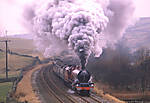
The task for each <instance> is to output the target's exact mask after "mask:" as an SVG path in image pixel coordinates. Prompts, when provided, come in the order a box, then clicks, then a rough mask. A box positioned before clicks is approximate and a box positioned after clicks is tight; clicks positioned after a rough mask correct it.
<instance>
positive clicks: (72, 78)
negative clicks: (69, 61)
mask: <svg viewBox="0 0 150 103" xmlns="http://www.w3.org/2000/svg"><path fill="white" fill-rule="evenodd" d="M54 65H55V68H54V69H53V71H54V73H55V74H56V75H57V76H59V77H60V78H62V79H63V80H64V81H65V83H67V84H68V85H70V87H71V88H72V89H73V90H74V91H75V92H76V93H78V94H80V95H90V91H91V90H93V88H94V83H93V82H92V76H91V74H90V73H89V72H88V71H87V70H85V69H84V70H82V69H81V66H78V65H74V66H73V65H64V66H62V65H59V63H57V62H54Z"/></svg>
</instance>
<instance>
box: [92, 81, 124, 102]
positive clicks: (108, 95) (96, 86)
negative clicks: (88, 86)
mask: <svg viewBox="0 0 150 103" xmlns="http://www.w3.org/2000/svg"><path fill="white" fill-rule="evenodd" d="M94 91H95V92H96V93H97V94H98V95H99V96H101V97H102V98H104V99H106V100H109V101H113V102H115V103H125V102H124V101H121V100H119V99H118V98H116V97H114V96H112V95H110V94H108V93H105V92H104V91H103V90H102V89H100V86H99V84H98V83H95V87H94Z"/></svg>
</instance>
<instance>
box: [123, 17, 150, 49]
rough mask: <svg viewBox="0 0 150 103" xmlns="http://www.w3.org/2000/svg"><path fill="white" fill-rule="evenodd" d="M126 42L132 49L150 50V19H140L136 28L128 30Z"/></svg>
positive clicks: (125, 36)
mask: <svg viewBox="0 0 150 103" xmlns="http://www.w3.org/2000/svg"><path fill="white" fill-rule="evenodd" d="M124 42H125V43H126V45H127V46H128V47H129V48H132V49H137V48H141V47H148V48H150V45H149V44H150V17H145V18H140V19H139V21H137V23H136V24H135V25H134V26H132V27H130V28H128V29H127V30H126V33H125V35H124Z"/></svg>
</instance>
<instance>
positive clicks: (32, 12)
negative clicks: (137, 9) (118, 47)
mask: <svg viewBox="0 0 150 103" xmlns="http://www.w3.org/2000/svg"><path fill="white" fill-rule="evenodd" d="M44 1H45V0H44ZM44 1H43V2H42V4H39V5H34V8H28V9H26V10H27V14H26V16H25V17H26V18H27V19H28V20H31V25H32V26H33V28H34V30H33V31H34V34H35V35H34V36H35V38H34V39H35V41H36V44H37V46H38V48H39V50H41V51H43V52H44V55H45V56H46V57H47V56H50V55H52V54H54V53H57V52H58V51H59V52H61V51H62V50H64V49H68V50H70V49H72V50H73V51H74V52H75V53H76V54H77V55H78V57H79V58H80V60H81V64H82V68H83V69H84V68H85V65H86V63H87V60H88V58H89V56H90V54H91V53H93V54H94V55H95V56H96V57H98V56H100V54H101V53H102V49H103V48H104V47H107V46H110V45H113V44H114V43H116V42H117V40H118V39H120V38H121V37H122V36H123V32H124V30H125V29H126V27H127V26H128V25H129V24H131V23H132V20H133V13H134V5H133V3H132V0H124V1H122V0H47V1H45V2H44ZM30 18H31V19H30Z"/></svg>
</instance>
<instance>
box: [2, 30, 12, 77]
mask: <svg viewBox="0 0 150 103" xmlns="http://www.w3.org/2000/svg"><path fill="white" fill-rule="evenodd" d="M6 35H7V31H6ZM0 42H5V46H6V63H5V64H6V68H5V69H6V79H8V42H10V40H8V39H7V38H6V40H1V41H0Z"/></svg>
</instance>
